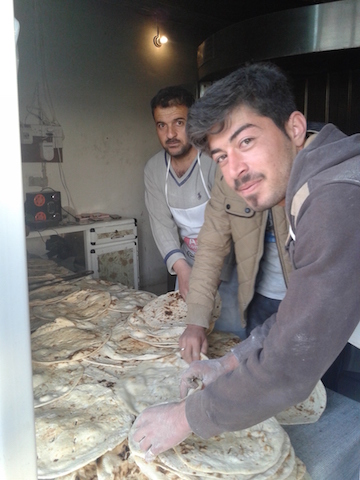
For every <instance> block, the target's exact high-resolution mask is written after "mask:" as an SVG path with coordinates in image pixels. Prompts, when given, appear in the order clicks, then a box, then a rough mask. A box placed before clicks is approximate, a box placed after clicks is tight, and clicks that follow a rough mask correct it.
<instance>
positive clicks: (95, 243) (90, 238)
mask: <svg viewBox="0 0 360 480" xmlns="http://www.w3.org/2000/svg"><path fill="white" fill-rule="evenodd" d="M77 232H82V233H83V240H84V256H85V268H86V269H87V270H93V271H94V274H93V277H94V278H101V279H103V280H108V281H110V282H114V283H123V284H124V285H127V286H128V287H133V288H135V289H138V288H139V258H138V238H137V222H136V219H135V218H121V219H117V220H110V221H98V222H93V223H89V224H68V225H62V226H61V225H59V226H58V227H53V228H47V229H45V230H40V231H32V232H30V233H29V235H28V237H27V239H28V242H29V241H31V240H32V239H36V238H37V239H39V238H41V240H42V242H41V243H42V244H43V243H44V239H45V237H49V236H51V235H54V234H57V235H66V234H71V233H77Z"/></svg>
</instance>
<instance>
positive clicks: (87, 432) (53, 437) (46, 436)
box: [35, 382, 134, 479]
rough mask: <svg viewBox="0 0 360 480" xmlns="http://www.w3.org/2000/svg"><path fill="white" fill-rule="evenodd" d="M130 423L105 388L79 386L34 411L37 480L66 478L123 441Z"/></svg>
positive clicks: (128, 415) (120, 404)
mask: <svg viewBox="0 0 360 480" xmlns="http://www.w3.org/2000/svg"><path fill="white" fill-rule="evenodd" d="M133 420H134V416H133V415H131V414H130V413H129V412H128V410H127V409H126V407H125V406H124V404H123V402H121V400H120V399H119V398H118V397H117V396H116V395H115V394H114V392H113V390H112V389H111V388H108V386H107V385H106V384H99V383H98V382H96V383H86V384H80V385H78V386H76V387H75V388H74V390H73V391H72V392H71V393H70V394H69V395H67V396H65V397H64V398H62V399H60V400H58V401H57V402H54V403H51V404H49V405H45V406H43V407H41V408H37V409H35V430H36V445H37V456H38V462H37V465H38V478H39V479H50V478H54V477H56V476H60V475H67V474H69V473H71V472H73V471H75V470H77V469H79V468H81V467H84V466H85V465H87V464H88V463H90V462H92V461H94V460H96V459H97V458H99V457H100V456H101V455H103V454H105V453H106V452H107V451H109V450H111V449H113V448H114V447H116V446H117V445H119V444H120V443H121V442H122V441H123V440H125V439H126V437H127V435H128V432H129V429H130V427H131V425H132V422H133Z"/></svg>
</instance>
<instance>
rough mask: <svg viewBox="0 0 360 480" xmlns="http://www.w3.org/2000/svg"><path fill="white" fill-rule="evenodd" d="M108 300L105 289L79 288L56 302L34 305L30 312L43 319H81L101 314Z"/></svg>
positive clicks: (108, 303) (109, 299) (108, 295)
mask: <svg viewBox="0 0 360 480" xmlns="http://www.w3.org/2000/svg"><path fill="white" fill-rule="evenodd" d="M110 302H111V296H110V294H109V293H108V292H106V291H101V290H99V291H95V290H80V291H78V292H74V293H73V294H71V295H69V296H67V297H66V298H65V299H63V300H62V301H59V302H57V303H54V304H50V305H36V306H35V307H32V309H31V314H32V315H34V316H36V317H38V318H41V319H44V320H54V319H55V318H57V317H66V318H68V319H69V320H76V321H81V320H87V319H89V318H91V317H94V316H99V315H101V314H102V313H103V312H104V311H105V310H106V309H107V308H108V307H109V306H110Z"/></svg>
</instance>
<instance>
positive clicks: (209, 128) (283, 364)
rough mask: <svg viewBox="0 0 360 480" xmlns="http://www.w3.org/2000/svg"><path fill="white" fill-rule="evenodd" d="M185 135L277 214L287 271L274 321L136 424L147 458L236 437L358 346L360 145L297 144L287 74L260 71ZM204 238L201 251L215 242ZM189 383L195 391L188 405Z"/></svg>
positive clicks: (237, 77)
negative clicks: (280, 210)
mask: <svg viewBox="0 0 360 480" xmlns="http://www.w3.org/2000/svg"><path fill="white" fill-rule="evenodd" d="M187 128H188V135H189V138H190V141H191V142H192V144H193V145H195V146H196V147H197V148H199V149H201V150H202V151H204V152H207V153H208V154H210V155H211V157H212V158H213V160H214V161H215V162H216V163H217V164H218V165H219V166H220V168H221V171H222V174H223V177H224V179H225V181H226V182H227V184H228V185H229V186H231V187H232V188H233V190H234V191H235V192H236V193H237V195H239V196H240V197H241V198H243V199H244V200H245V202H246V203H247V204H248V205H249V206H250V207H251V208H252V209H253V210H255V211H263V210H265V209H269V208H271V207H273V206H275V205H285V209H286V213H287V216H288V219H289V223H290V229H289V237H288V241H287V244H286V249H287V251H288V253H289V256H290V259H291V262H292V265H293V272H292V273H291V275H290V278H289V284H288V289H287V292H286V295H285V298H284V299H283V300H282V302H281V303H280V306H279V309H278V312H277V313H275V314H273V315H272V316H271V317H269V318H268V319H267V320H266V321H265V322H264V324H263V325H261V326H259V327H257V328H255V329H254V330H253V331H252V332H251V335H250V337H249V338H247V339H246V340H245V341H243V342H241V343H240V344H239V345H238V346H236V347H235V348H233V349H232V351H230V352H229V353H228V354H227V355H225V356H224V357H221V358H220V359H217V360H205V361H195V362H193V363H192V364H191V365H190V367H189V368H188V369H187V370H186V371H185V372H184V374H183V376H182V380H181V392H182V395H183V397H184V399H183V400H182V401H181V402H177V403H169V404H167V405H160V406H154V407H151V408H149V409H146V410H145V411H144V412H143V413H142V414H141V415H140V416H139V417H138V419H137V420H136V424H135V427H136V428H135V432H134V434H133V440H134V441H137V442H139V446H140V449H141V450H143V451H144V452H147V458H148V459H152V458H154V456H156V455H157V454H159V453H160V452H162V451H165V450H167V449H169V448H170V447H172V446H173V445H176V444H178V443H179V442H181V441H182V440H184V439H185V438H186V437H187V436H188V435H189V434H190V433H191V432H194V433H195V434H197V435H199V436H200V437H202V438H209V437H211V436H214V435H218V434H220V433H222V432H225V431H236V430H241V429H244V428H248V427H250V426H252V425H255V424H257V423H259V422H261V421H263V420H265V419H267V418H269V417H272V416H274V415H276V414H277V413H279V412H281V411H283V410H285V409H287V408H288V407H290V406H292V405H295V404H297V403H299V402H301V401H303V400H305V399H306V398H307V397H308V396H309V394H310V393H311V392H312V390H313V389H314V387H315V385H316V383H317V382H318V381H319V379H320V378H321V377H322V375H323V374H324V373H325V372H326V370H327V369H328V368H329V366H330V365H331V364H332V363H333V361H334V360H335V359H336V357H337V356H338V355H339V353H340V352H341V351H342V349H343V348H344V347H345V345H346V344H347V342H348V341H350V342H351V343H353V344H354V345H355V346H357V347H358V348H359V347H360V335H356V334H357V330H356V329H357V327H358V324H359V320H360V295H359V291H360V275H359V271H360V255H359V245H360V216H359V205H360V135H353V136H351V137H348V136H346V135H345V134H343V133H342V132H340V131H339V130H338V129H337V128H336V127H335V126H334V125H332V124H328V125H326V126H325V127H324V128H323V129H322V130H321V131H320V132H319V133H318V134H316V135H313V136H312V137H310V138H307V135H306V131H307V124H306V119H305V117H304V115H303V114H302V113H301V112H299V111H298V110H297V109H296V106H295V103H294V99H293V96H292V93H291V89H290V87H289V84H288V82H287V79H286V77H285V75H284V74H283V73H282V72H281V71H280V70H279V69H278V68H277V67H275V66H274V65H271V64H265V63H264V64H262V63H260V64H253V65H249V66H245V67H241V68H240V69H238V70H237V71H235V72H234V73H232V74H230V75H229V76H228V77H226V78H224V79H222V80H220V81H218V82H216V83H215V84H214V85H213V86H212V87H210V88H209V89H208V90H207V91H206V93H205V95H204V96H203V97H202V98H201V99H200V100H198V101H197V102H196V103H195V104H194V105H193V107H192V108H191V109H190V111H189V116H188V124H187ZM205 233H206V232H201V234H200V236H199V242H201V241H210V242H211V241H213V240H214V239H210V240H209V239H207V240H205V239H204V240H202V239H201V237H202V235H203V234H204V235H205ZM213 248H215V249H216V248H218V246H217V245H216V242H215V243H214V244H213ZM195 263H196V262H195ZM190 288H191V283H190ZM194 378H200V379H201V380H202V382H203V384H204V388H203V389H202V390H201V391H198V392H196V393H194V394H193V395H190V396H188V397H186V393H187V391H188V388H189V387H190V386H191V382H192V379H194ZM185 397H186V398H185Z"/></svg>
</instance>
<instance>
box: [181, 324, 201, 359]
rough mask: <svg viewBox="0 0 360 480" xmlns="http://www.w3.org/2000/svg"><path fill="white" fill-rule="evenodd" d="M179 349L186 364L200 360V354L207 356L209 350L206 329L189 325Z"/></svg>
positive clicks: (182, 336)
mask: <svg viewBox="0 0 360 480" xmlns="http://www.w3.org/2000/svg"><path fill="white" fill-rule="evenodd" d="M179 347H180V353H181V356H182V358H183V359H184V360H185V362H187V363H191V362H193V361H194V360H200V353H203V354H204V355H205V354H206V352H207V349H208V341H207V338H206V333H205V328H204V327H200V326H199V325H188V326H187V327H186V329H185V331H184V333H183V334H182V335H181V337H180V339H179Z"/></svg>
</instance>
